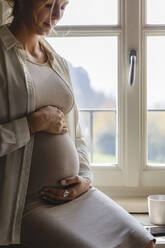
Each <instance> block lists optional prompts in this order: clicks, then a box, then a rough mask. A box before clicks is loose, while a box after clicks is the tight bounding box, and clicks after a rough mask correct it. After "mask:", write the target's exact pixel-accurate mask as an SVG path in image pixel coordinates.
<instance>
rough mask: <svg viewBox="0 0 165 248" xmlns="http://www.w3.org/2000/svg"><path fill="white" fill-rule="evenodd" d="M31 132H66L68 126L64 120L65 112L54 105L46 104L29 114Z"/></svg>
mask: <svg viewBox="0 0 165 248" xmlns="http://www.w3.org/2000/svg"><path fill="white" fill-rule="evenodd" d="M27 120H28V124H29V128H30V132H31V133H36V132H40V131H44V132H48V133H52V134H64V133H66V132H68V128H67V126H66V123H65V121H64V114H63V112H62V111H61V110H59V109H58V108H56V107H54V106H45V107H42V108H40V109H39V110H37V111H35V112H34V113H32V114H30V115H29V116H27Z"/></svg>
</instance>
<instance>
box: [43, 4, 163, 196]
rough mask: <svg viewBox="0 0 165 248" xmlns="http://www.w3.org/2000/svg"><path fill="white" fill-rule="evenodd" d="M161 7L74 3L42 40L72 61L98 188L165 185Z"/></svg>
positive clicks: (76, 93) (155, 5) (75, 86)
mask: <svg viewBox="0 0 165 248" xmlns="http://www.w3.org/2000/svg"><path fill="white" fill-rule="evenodd" d="M164 9H165V3H164V0H134V1H132V0H125V1H124V0H103V1H101V4H100V1H99V0H90V1H89V0H83V1H82V0H72V1H70V4H69V5H68V7H67V9H66V12H65V14H64V17H63V19H62V21H61V22H60V23H59V24H58V26H57V27H56V32H57V34H56V35H53V34H52V35H51V36H50V37H48V38H47V40H48V41H49V42H50V43H51V45H52V46H53V47H54V48H55V49H56V51H57V52H58V53H60V54H61V55H62V56H63V57H65V58H66V59H67V60H68V61H69V67H70V73H71V77H72V81H73V86H74V90H75V95H76V101H77V104H78V107H79V112H80V121H81V125H82V128H83V132H84V134H85V136H86V140H87V144H88V147H89V156H90V160H91V163H92V169H93V172H94V182H95V185H97V186H104V187H110V188H112V187H122V188H125V189H126V188H134V189H137V190H141V189H146V190H147V189H148V191H147V192H151V191H152V190H151V189H153V188H154V187H155V186H156V187H163V186H164V185H165V180H164V178H165V100H164V99H165V98H164V90H163V89H164V80H165V76H164V63H163V59H164V57H165V48H164V44H165V29H164V28H165V15H164ZM130 49H135V50H136V52H137V59H136V78H135V83H134V85H133V86H130V85H129V82H128V81H129V70H130V65H129V59H128V54H129V51H130ZM147 187H149V188H147Z"/></svg>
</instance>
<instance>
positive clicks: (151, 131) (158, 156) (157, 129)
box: [147, 36, 165, 165]
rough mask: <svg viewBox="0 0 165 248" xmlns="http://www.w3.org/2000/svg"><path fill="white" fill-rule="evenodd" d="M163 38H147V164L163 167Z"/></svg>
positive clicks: (164, 81) (164, 79) (164, 156)
mask: <svg viewBox="0 0 165 248" xmlns="http://www.w3.org/2000/svg"><path fill="white" fill-rule="evenodd" d="M164 44H165V37H164V36H149V37H147V109H148V134H147V136H148V148H147V149H148V164H150V165H165V152H164V151H165V97H164V88H165V73H164V56H165V47H164Z"/></svg>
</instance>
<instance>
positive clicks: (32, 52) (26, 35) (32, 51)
mask: <svg viewBox="0 0 165 248" xmlns="http://www.w3.org/2000/svg"><path fill="white" fill-rule="evenodd" d="M10 31H11V32H12V33H13V35H14V36H15V37H16V39H17V40H18V41H19V42H20V43H21V44H22V46H23V48H24V50H25V52H26V55H27V58H28V59H29V60H31V61H32V62H39V63H44V62H45V60H46V59H47V56H46V54H45V52H44V51H43V49H41V45H40V43H39V37H40V36H39V35H38V34H34V33H33V32H32V31H31V30H29V29H28V28H27V26H26V25H25V24H24V23H23V22H21V21H19V20H14V21H13V22H12V24H11V25H10Z"/></svg>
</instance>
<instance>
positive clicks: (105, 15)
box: [58, 0, 118, 25]
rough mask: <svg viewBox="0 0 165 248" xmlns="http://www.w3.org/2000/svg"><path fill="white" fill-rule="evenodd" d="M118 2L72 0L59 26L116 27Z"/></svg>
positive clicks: (113, 0)
mask: <svg viewBox="0 0 165 248" xmlns="http://www.w3.org/2000/svg"><path fill="white" fill-rule="evenodd" d="M116 24H118V0H101V1H100V0H70V1H69V4H68V5H67V7H66V9H65V13H64V16H63V18H62V19H61V21H60V22H59V24H58V25H116Z"/></svg>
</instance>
